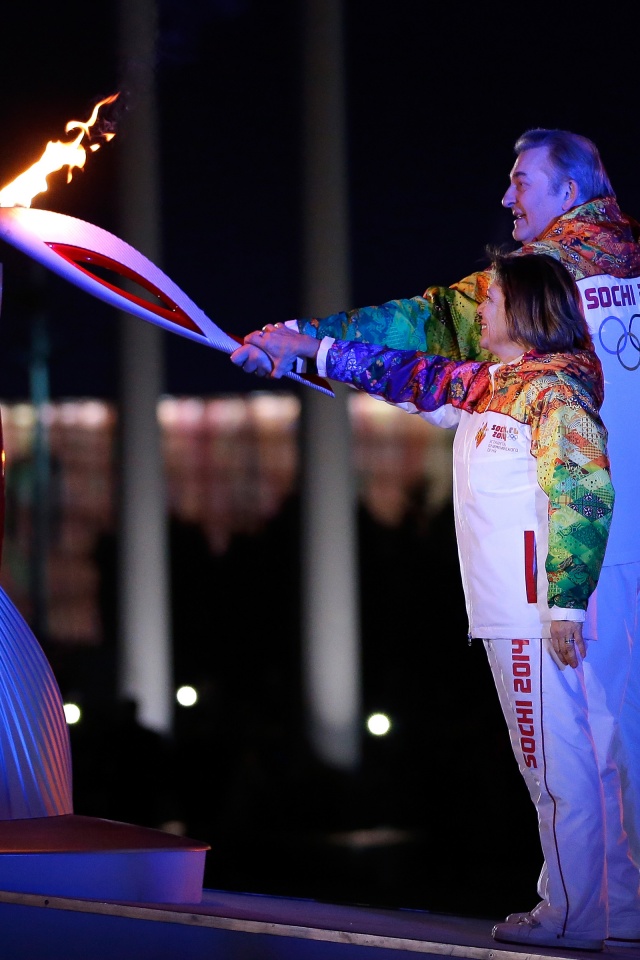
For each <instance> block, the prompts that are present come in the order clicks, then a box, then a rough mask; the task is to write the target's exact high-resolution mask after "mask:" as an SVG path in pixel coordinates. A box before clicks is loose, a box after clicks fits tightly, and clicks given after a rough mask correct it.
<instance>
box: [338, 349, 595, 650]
mask: <svg viewBox="0 0 640 960" xmlns="http://www.w3.org/2000/svg"><path fill="white" fill-rule="evenodd" d="M319 368H320V369H321V373H322V375H326V376H327V377H329V378H330V379H333V380H339V381H342V382H345V383H349V384H351V385H353V386H355V387H356V388H358V389H359V390H364V391H366V392H367V393H369V394H371V395H372V396H375V397H378V398H380V399H383V400H386V401H388V402H390V403H393V404H397V405H400V406H402V407H403V408H404V409H406V410H408V411H409V412H418V413H423V414H432V413H433V412H434V411H438V410H443V411H444V413H446V414H451V413H453V414H454V416H455V419H456V420H458V421H459V425H458V427H457V430H456V436H455V440H454V507H455V516H456V530H457V537H458V546H459V551H460V561H461V567H462V575H463V583H464V588H465V597H466V601H467V608H468V614H469V624H470V635H471V636H475V637H483V638H500V637H507V638H513V637H538V636H549V629H550V620H552V619H576V620H581V619H583V613H582V612H583V611H584V610H585V609H586V606H587V601H588V599H589V596H590V594H591V593H592V591H593V590H594V588H595V586H596V583H597V580H598V576H599V573H600V568H601V566H602V560H603V557H604V552H605V548H606V544H607V536H608V531H609V526H610V523H611V516H612V510H613V503H614V493H613V488H612V485H611V479H610V476H609V461H608V458H607V452H606V437H607V434H606V430H605V428H604V426H603V424H602V421H601V419H600V417H599V414H598V410H599V408H600V405H601V403H602V396H603V383H602V372H601V366H600V361H599V360H598V358H597V356H596V355H595V353H592V352H591V351H580V352H576V353H573V354H544V355H541V354H536V353H534V352H530V353H527V354H524V356H522V357H521V358H519V359H518V360H516V361H513V362H511V363H505V364H501V363H492V362H473V361H467V362H461V361H458V362H456V361H452V360H448V359H446V358H444V357H439V356H433V355H428V354H424V353H416V352H414V351H398V350H386V349H385V348H382V347H379V346H375V345H371V344H362V343H354V342H352V341H335V342H332V341H331V340H326V341H325V342H324V343H323V349H322V350H321V352H320V353H319ZM446 425H452V421H451V419H449V420H448V421H447V423H446ZM462 504H463V505H464V508H462V506H461V505H462ZM537 557H540V558H541V560H544V562H542V563H541V564H540V567H538V565H537ZM550 608H553V609H552V610H550Z"/></svg>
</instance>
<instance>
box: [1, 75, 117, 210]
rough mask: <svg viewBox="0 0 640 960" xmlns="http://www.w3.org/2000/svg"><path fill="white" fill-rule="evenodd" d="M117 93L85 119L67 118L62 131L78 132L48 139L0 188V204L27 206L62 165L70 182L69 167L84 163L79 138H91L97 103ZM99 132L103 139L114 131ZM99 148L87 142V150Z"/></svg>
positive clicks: (109, 101) (85, 156) (114, 97)
mask: <svg viewBox="0 0 640 960" xmlns="http://www.w3.org/2000/svg"><path fill="white" fill-rule="evenodd" d="M118 96H119V94H117V93H114V94H113V95H112V96H110V97H106V98H105V99H104V100H101V101H100V102H99V103H97V104H96V105H95V107H94V108H93V112H92V114H91V116H90V117H89V119H88V120H86V121H82V120H70V121H69V122H68V124H67V125H66V127H65V128H64V132H65V133H70V132H71V131H72V130H78V131H79V133H78V135H77V136H76V137H75V139H74V140H70V141H69V142H68V143H63V142H62V141H61V140H50V141H49V143H48V144H47V145H46V147H45V149H44V153H43V154H42V156H41V157H40V159H39V160H37V161H36V162H35V163H34V164H32V166H30V167H29V168H28V169H27V170H25V171H24V172H23V173H21V174H19V175H18V176H17V177H16V178H15V180H12V182H11V183H9V184H8V185H7V186H6V187H4V188H3V189H2V190H0V207H30V206H31V203H32V201H33V198H34V197H36V196H37V195H38V194H39V193H44V192H45V191H46V190H48V188H49V184H48V183H47V177H48V176H49V175H50V174H52V173H56V172H57V171H58V170H61V169H62V168H63V167H68V170H67V183H70V182H71V180H72V178H73V172H72V171H73V170H74V169H75V168H76V167H80V168H82V167H84V164H85V161H86V159H87V152H86V150H85V148H84V147H83V146H82V141H83V140H84V138H85V137H87V139H88V140H90V139H91V127H92V126H93V125H94V123H95V122H96V120H97V119H98V113H99V111H100V107H104V106H106V104H108V103H113V101H114V100H117V99H118ZM99 136H100V137H101V139H102V140H104V141H105V142H107V141H109V140H113V138H114V137H115V133H113V132H112V131H110V132H104V131H101V132H100V134H99ZM99 149H100V144H99V143H92V144H89V150H91V151H92V152H94V151H96V150H99Z"/></svg>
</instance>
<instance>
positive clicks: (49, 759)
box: [0, 588, 73, 820]
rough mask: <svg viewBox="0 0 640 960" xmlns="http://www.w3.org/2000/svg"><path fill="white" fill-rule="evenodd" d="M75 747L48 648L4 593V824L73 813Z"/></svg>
mask: <svg viewBox="0 0 640 960" xmlns="http://www.w3.org/2000/svg"><path fill="white" fill-rule="evenodd" d="M71 788H72V781H71V748H70V743H69V732H68V728H67V724H66V720H65V716H64V710H63V705H62V697H61V696H60V690H59V688H58V684H57V682H56V680H55V677H54V675H53V672H52V670H51V667H50V665H49V662H48V660H47V658H46V657H45V655H44V652H43V650H42V647H41V646H40V644H39V643H38V641H37V640H36V638H35V636H34V635H33V633H32V632H31V630H30V628H29V626H28V625H27V623H26V622H25V620H24V618H23V617H22V616H21V614H20V613H19V612H18V610H17V609H16V608H15V606H14V605H13V603H12V602H11V600H10V599H9V597H8V596H7V595H6V593H5V592H4V591H3V590H2V589H1V588H0V819H1V820H21V819H27V818H30V817H47V816H59V815H62V814H68V813H71V812H72V810H73V805H72V789H71Z"/></svg>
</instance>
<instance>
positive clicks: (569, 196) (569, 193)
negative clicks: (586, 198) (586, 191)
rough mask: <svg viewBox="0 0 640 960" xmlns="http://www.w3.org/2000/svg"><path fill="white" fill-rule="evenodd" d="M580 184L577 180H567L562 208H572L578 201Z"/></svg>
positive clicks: (565, 209)
mask: <svg viewBox="0 0 640 960" xmlns="http://www.w3.org/2000/svg"><path fill="white" fill-rule="evenodd" d="M578 193H579V191H578V184H577V183H576V182H575V180H567V185H566V187H565V191H564V200H563V201H562V209H563V210H564V211H565V213H566V211H567V210H571V208H572V207H575V205H576V204H577V202H578Z"/></svg>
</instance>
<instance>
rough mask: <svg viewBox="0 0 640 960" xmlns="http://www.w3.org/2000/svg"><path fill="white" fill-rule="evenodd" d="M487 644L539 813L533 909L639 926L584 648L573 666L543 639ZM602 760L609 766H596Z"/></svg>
mask: <svg viewBox="0 0 640 960" xmlns="http://www.w3.org/2000/svg"><path fill="white" fill-rule="evenodd" d="M593 645H595V644H593ZM485 647H486V650H487V655H488V658H489V663H490V665H491V669H492V672H493V677H494V680H495V684H496V688H497V691H498V696H499V698H500V703H501V706H502V710H503V713H504V716H505V719H506V721H507V725H508V728H509V736H510V738H511V744H512V747H513V751H514V754H515V756H516V759H517V761H518V765H519V767H520V772H521V773H522V776H523V777H524V779H525V782H526V784H527V787H528V789H529V793H530V795H531V799H532V800H533V803H534V804H535V806H536V810H537V813H538V823H539V829H540V842H541V846H542V853H543V856H544V867H543V870H542V873H541V876H540V881H539V884H538V894H539V896H540V897H541V898H542V901H541V903H539V904H538V906H537V907H535V908H534V910H533V911H532V912H533V914H534V916H535V917H536V919H537V920H538V921H539V922H540V923H541V924H542V925H543V926H545V927H547V928H548V929H549V930H551V931H553V932H554V933H558V934H569V935H571V934H573V935H576V936H584V937H592V938H594V939H604V938H605V937H606V936H607V935H613V934H615V935H617V936H638V935H640V896H639V892H638V871H637V869H636V867H635V865H634V863H633V861H632V859H631V856H630V853H629V846H628V841H627V837H626V834H625V833H624V831H623V829H622V813H621V800H620V789H619V780H618V778H617V772H616V767H615V764H613V763H611V760H610V758H609V759H604V760H602V761H601V760H600V757H599V754H598V750H599V748H601V747H602V745H603V744H605V742H606V741H607V735H606V734H605V733H602V735H600V733H599V731H597V730H596V728H597V726H598V725H599V724H600V723H603V724H604V725H607V724H608V725H609V728H610V727H611V722H610V717H606V716H605V715H606V713H607V711H606V710H603V703H604V702H605V700H606V696H605V692H604V689H603V688H602V686H601V684H600V683H599V681H598V680H597V677H596V676H595V674H594V672H593V671H591V670H589V669H588V663H589V656H590V650H589V655H588V656H587V659H586V660H585V661H584V664H581V665H579V667H578V668H577V669H576V670H572V669H571V668H570V667H561V666H559V665H558V663H557V661H556V660H555V659H554V656H553V651H552V649H551V645H550V643H549V641H546V640H511V641H510V640H487V641H485ZM588 672H589V673H590V674H591V675H590V677H589V681H587V673H588ZM608 739H609V740H610V735H609V737H608ZM604 768H607V769H609V768H610V769H611V776H607V777H603V776H602V775H601V769H604ZM516 909H517V908H516Z"/></svg>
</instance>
